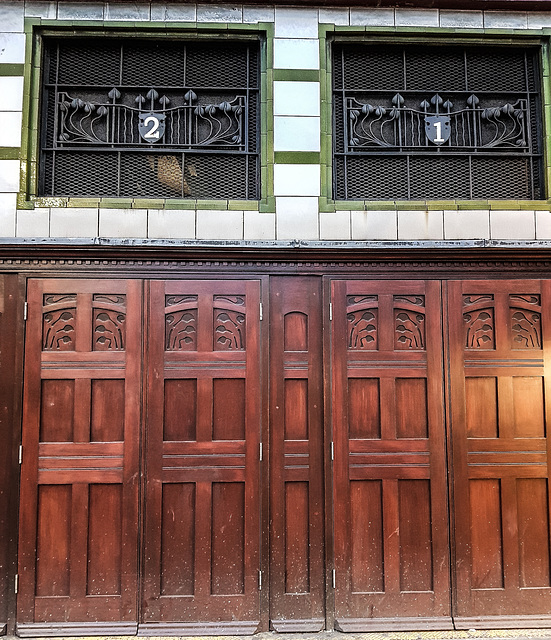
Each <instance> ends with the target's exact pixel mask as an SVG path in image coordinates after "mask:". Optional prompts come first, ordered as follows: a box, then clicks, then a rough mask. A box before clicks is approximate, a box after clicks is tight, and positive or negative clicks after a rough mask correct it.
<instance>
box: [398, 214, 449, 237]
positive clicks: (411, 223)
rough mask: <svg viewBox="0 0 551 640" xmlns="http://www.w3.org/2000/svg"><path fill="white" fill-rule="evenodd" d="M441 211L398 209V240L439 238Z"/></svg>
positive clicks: (442, 232)
mask: <svg viewBox="0 0 551 640" xmlns="http://www.w3.org/2000/svg"><path fill="white" fill-rule="evenodd" d="M443 218H444V216H443V212H442V211H398V240H441V239H442V238H443V237H444V222H443Z"/></svg>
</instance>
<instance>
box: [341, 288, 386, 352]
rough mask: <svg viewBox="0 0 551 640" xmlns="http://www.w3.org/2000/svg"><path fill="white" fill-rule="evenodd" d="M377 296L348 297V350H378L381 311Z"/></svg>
mask: <svg viewBox="0 0 551 640" xmlns="http://www.w3.org/2000/svg"><path fill="white" fill-rule="evenodd" d="M377 305H378V298H377V296H347V298H346V319H347V320H348V348H349V349H351V350H368V351H375V350H377V349H378V347H379V344H378V342H379V341H378V328H379V310H378V308H377Z"/></svg>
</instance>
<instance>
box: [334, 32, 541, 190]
mask: <svg viewBox="0 0 551 640" xmlns="http://www.w3.org/2000/svg"><path fill="white" fill-rule="evenodd" d="M539 73H540V72H539V65H538V49H536V48H519V47H511V46H509V47H507V48H505V47H497V46H489V47H473V46H434V45H430V46H429V45H417V46H413V45H410V46H397V45H385V44H377V45H371V44H369V45H368V44H361V43H350V42H349V43H334V45H333V109H334V131H333V134H334V135H333V139H334V165H333V172H334V197H335V199H337V200H352V199H362V200H364V199H365V200H370V199H371V200H428V199H469V200H470V199H502V198H507V199H538V198H543V197H544V187H543V175H542V174H543V169H542V132H541V130H540V127H541V125H540V123H541V117H540V76H539Z"/></svg>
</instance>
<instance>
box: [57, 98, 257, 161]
mask: <svg viewBox="0 0 551 640" xmlns="http://www.w3.org/2000/svg"><path fill="white" fill-rule="evenodd" d="M182 102H183V104H180V105H171V99H170V98H168V97H167V96H166V95H164V94H163V95H159V92H158V91H157V90H156V89H150V90H149V91H147V93H146V94H145V96H144V95H143V94H142V93H138V95H136V94H132V95H130V94H127V93H125V94H124V95H123V93H122V92H121V90H119V89H117V88H116V87H113V88H112V89H111V90H110V91H109V92H108V93H107V95H106V96H105V99H104V100H99V101H98V100H89V99H86V98H82V97H79V96H78V95H71V94H69V93H68V92H66V91H61V92H59V93H58V94H57V100H56V106H57V113H58V115H57V118H56V119H57V122H58V127H57V137H56V145H57V146H58V147H64V146H75V145H110V146H124V147H128V146H150V145H151V141H152V140H151V141H149V142H148V141H147V140H144V139H143V137H142V135H140V116H142V119H143V116H150V115H153V116H155V115H156V116H158V118H159V120H161V119H162V122H163V127H164V136H163V137H162V138H163V144H164V145H169V146H170V147H172V148H178V147H180V148H188V149H191V148H201V147H209V148H212V147H214V148H219V147H222V148H226V147H229V148H232V149H238V150H243V149H244V148H245V143H246V140H245V138H244V132H245V121H246V117H247V116H246V113H247V98H246V95H237V96H235V97H232V98H231V99H228V100H223V101H221V102H219V103H216V104H213V103H208V99H207V97H206V96H198V95H197V93H196V92H195V91H193V90H191V89H190V90H189V91H187V92H186V93H185V94H184V96H183V100H182ZM150 137H152V136H150Z"/></svg>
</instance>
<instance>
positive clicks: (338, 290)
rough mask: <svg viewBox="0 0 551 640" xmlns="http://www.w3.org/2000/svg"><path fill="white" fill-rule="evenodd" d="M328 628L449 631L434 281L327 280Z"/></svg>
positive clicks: (438, 321) (439, 349)
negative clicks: (331, 554)
mask: <svg viewBox="0 0 551 640" xmlns="http://www.w3.org/2000/svg"><path fill="white" fill-rule="evenodd" d="M331 295H332V305H333V321H332V332H331V340H332V345H331V365H330V366H331V374H332V377H333V382H332V402H333V405H332V417H333V438H334V448H335V461H334V535H335V584H336V589H335V614H336V624H337V628H339V629H341V630H343V631H361V630H374V629H388V628H394V629H397V628H404V629H412V628H431V627H433V628H449V627H451V618H450V608H449V575H448V571H449V565H448V533H447V531H448V529H447V512H446V494H447V489H446V458H445V456H446V452H445V435H444V434H445V432H444V420H443V384H442V372H443V369H442V329H441V310H440V309H441V307H440V304H441V303H440V289H439V283H437V282H426V283H425V282H419V281H416V282H407V281H406V282H384V281H383V282H381V281H379V282H371V281H334V282H332V290H331Z"/></svg>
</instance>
